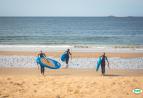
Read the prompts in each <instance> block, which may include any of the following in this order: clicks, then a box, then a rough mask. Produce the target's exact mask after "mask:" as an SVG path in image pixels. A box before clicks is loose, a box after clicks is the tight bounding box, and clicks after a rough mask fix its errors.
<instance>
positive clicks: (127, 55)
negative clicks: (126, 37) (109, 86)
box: [0, 51, 143, 58]
mask: <svg viewBox="0 0 143 98" xmlns="http://www.w3.org/2000/svg"><path fill="white" fill-rule="evenodd" d="M63 52H64V51H59V52H56V51H55V52H46V55H47V56H50V57H56V58H57V57H60V56H61V54H62V53H63ZM102 53H103V52H74V51H72V57H74V58H97V57H99V56H100V55H101V54H102ZM37 54H38V52H34V51H0V56H37ZM106 55H107V56H108V57H120V58H138V57H143V52H141V53H118V52H116V53H114V52H106Z"/></svg>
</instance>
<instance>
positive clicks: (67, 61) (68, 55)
mask: <svg viewBox="0 0 143 98" xmlns="http://www.w3.org/2000/svg"><path fill="white" fill-rule="evenodd" d="M66 54H67V58H66V68H68V66H69V65H68V63H69V58H70V56H72V54H71V52H70V49H67V51H66ZM71 58H72V57H71Z"/></svg>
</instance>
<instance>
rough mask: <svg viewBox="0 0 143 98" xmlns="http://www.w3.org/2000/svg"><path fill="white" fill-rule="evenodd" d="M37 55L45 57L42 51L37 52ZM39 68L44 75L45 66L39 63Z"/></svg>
mask: <svg viewBox="0 0 143 98" xmlns="http://www.w3.org/2000/svg"><path fill="white" fill-rule="evenodd" d="M38 57H40V58H45V57H46V54H45V53H43V52H42V51H40V53H39V54H38ZM38 69H39V66H38ZM40 70H41V74H42V75H44V72H45V66H42V65H40Z"/></svg>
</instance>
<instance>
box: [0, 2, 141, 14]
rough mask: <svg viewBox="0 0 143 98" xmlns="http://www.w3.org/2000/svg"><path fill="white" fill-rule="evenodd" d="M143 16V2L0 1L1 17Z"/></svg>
mask: <svg viewBox="0 0 143 98" xmlns="http://www.w3.org/2000/svg"><path fill="white" fill-rule="evenodd" d="M110 15H113V16H143V0H0V16H110Z"/></svg>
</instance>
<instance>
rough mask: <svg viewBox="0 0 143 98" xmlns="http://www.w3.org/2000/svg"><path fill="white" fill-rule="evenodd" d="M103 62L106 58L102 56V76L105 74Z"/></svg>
mask: <svg viewBox="0 0 143 98" xmlns="http://www.w3.org/2000/svg"><path fill="white" fill-rule="evenodd" d="M105 60H107V57H106V56H102V60H101V71H102V74H105Z"/></svg>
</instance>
